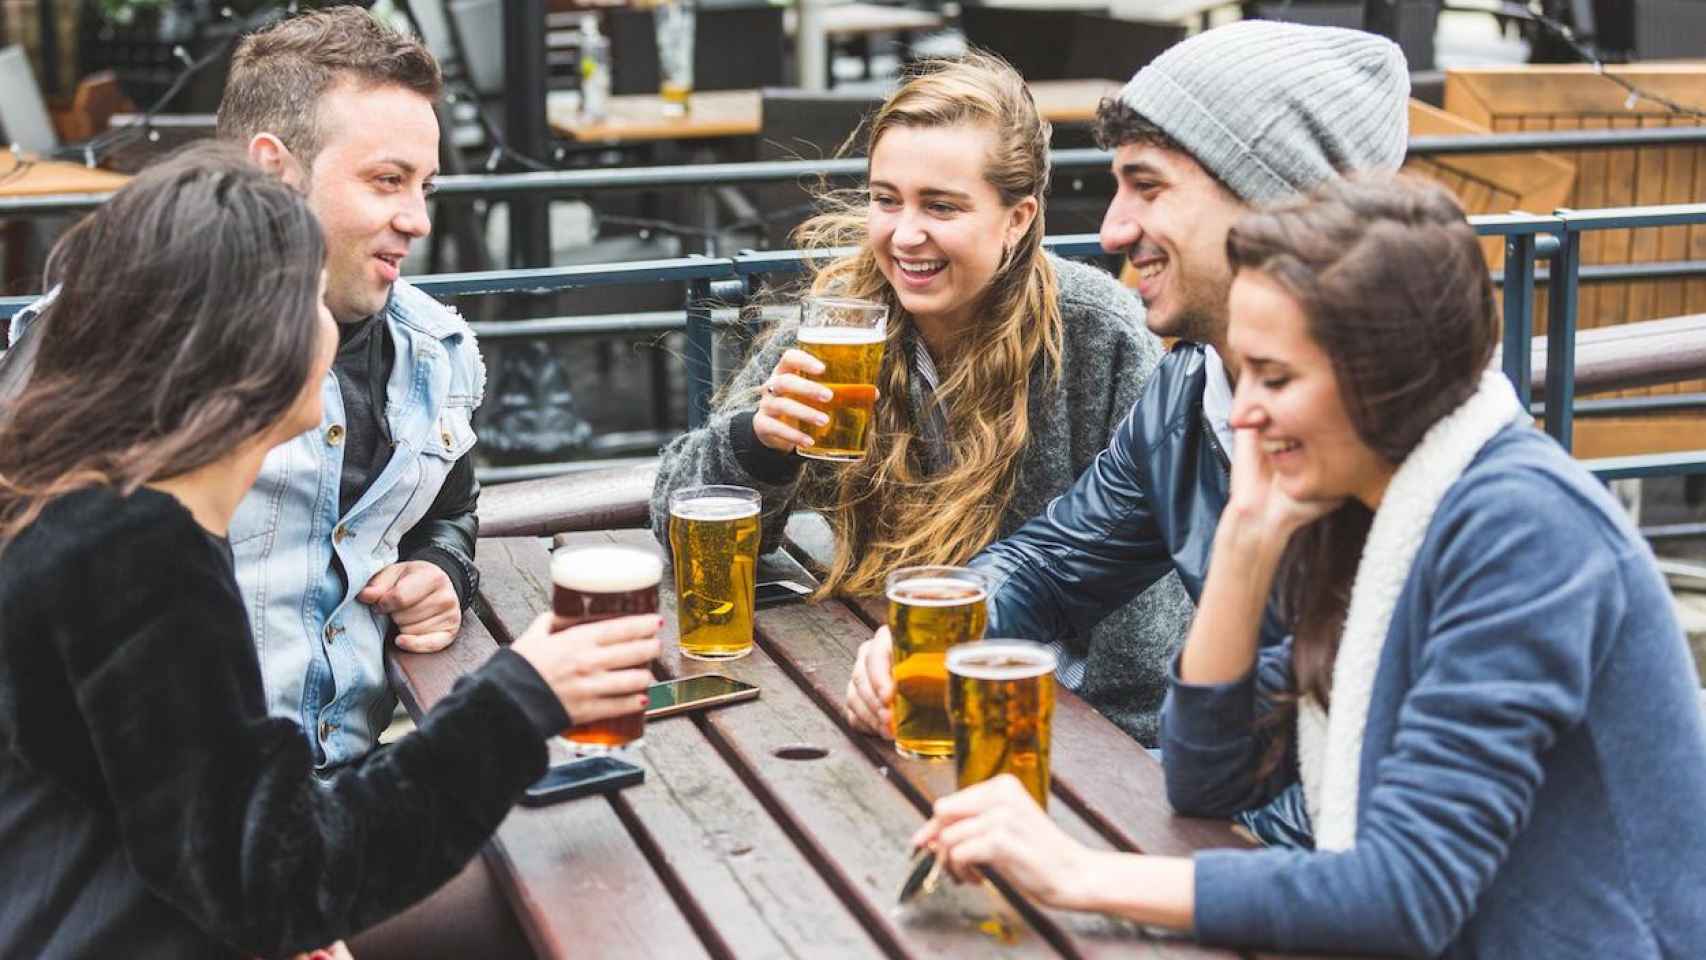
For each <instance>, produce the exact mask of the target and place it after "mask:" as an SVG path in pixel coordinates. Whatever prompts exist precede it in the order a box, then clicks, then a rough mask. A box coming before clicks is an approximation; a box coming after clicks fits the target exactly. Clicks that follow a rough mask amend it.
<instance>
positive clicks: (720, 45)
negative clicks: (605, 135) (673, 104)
mask: <svg viewBox="0 0 1706 960" xmlns="http://www.w3.org/2000/svg"><path fill="white" fill-rule="evenodd" d="M782 15H783V10H782V8H781V7H772V6H763V7H735V8H727V9H717V8H707V7H704V6H701V7H700V8H699V9H698V11H697V15H696V17H695V21H694V28H693V89H695V90H756V89H758V88H759V87H766V86H775V85H777V84H781V83H783V82H784V80H783V74H782V55H783V47H784V44H785V41H786V37H785V36H784V34H783V30H782ZM608 16H609V19H608V21H607V22H608V24H609V33H610V73H611V76H610V92H611V93H616V94H624V93H656V92H657V91H658V47H657V31H656V28H655V27H654V26H653V25H652V11H650V10H611V11H610V12H609V15H608Z"/></svg>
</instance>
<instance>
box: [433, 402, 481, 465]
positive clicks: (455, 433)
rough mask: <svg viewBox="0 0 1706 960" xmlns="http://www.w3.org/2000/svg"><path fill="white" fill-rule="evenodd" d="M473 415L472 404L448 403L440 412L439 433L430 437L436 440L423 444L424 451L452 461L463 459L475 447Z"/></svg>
mask: <svg viewBox="0 0 1706 960" xmlns="http://www.w3.org/2000/svg"><path fill="white" fill-rule="evenodd" d="M473 417H474V407H473V405H472V404H460V403H455V402H451V403H446V404H445V406H444V409H443V410H440V411H439V414H438V428H437V431H436V434H437V435H436V436H434V437H432V438H429V439H430V441H435V442H428V443H425V444H423V445H422V446H423V452H424V453H426V454H428V455H429V456H433V457H438V458H440V459H442V460H446V461H448V462H450V463H455V462H456V461H458V460H460V459H462V456H463V455H464V454H466V453H467V452H468V451H469V450H471V449H473V447H474V440H475V437H474V425H473Z"/></svg>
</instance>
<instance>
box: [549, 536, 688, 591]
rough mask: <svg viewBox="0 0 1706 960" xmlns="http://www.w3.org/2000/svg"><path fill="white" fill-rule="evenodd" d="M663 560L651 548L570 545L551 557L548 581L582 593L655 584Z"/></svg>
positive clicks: (633, 588)
mask: <svg viewBox="0 0 1706 960" xmlns="http://www.w3.org/2000/svg"><path fill="white" fill-rule="evenodd" d="M662 579H663V560H662V559H661V558H660V557H659V556H658V555H657V554H656V553H655V552H653V551H651V550H642V549H638V548H635V547H623V546H618V545H616V544H611V545H610V546H607V547H604V546H599V547H571V548H569V549H566V550H558V551H557V552H556V553H555V554H553V555H552V557H551V582H552V583H555V584H556V585H557V586H559V587H563V588H565V589H569V590H579V591H582V592H583V593H625V592H627V591H629V590H643V589H645V588H646V587H652V586H656V585H657V584H658V581H660V580H662Z"/></svg>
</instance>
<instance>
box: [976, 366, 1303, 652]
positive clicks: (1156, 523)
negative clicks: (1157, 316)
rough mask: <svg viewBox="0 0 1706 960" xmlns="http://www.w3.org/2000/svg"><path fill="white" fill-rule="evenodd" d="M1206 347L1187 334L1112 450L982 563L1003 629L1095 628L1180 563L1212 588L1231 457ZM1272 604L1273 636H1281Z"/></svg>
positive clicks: (1051, 635)
mask: <svg viewBox="0 0 1706 960" xmlns="http://www.w3.org/2000/svg"><path fill="white" fill-rule="evenodd" d="M1206 381H1207V370H1206V366H1205V363H1204V354H1203V348H1202V347H1201V346H1200V345H1198V344H1195V343H1191V342H1189V341H1180V342H1179V343H1178V344H1176V345H1175V346H1174V347H1173V349H1172V350H1170V351H1168V353H1167V355H1166V356H1164V357H1162V358H1161V364H1160V366H1158V367H1157V368H1156V370H1155V373H1154V374H1152V375H1151V376H1150V378H1149V382H1148V383H1147V384H1146V385H1145V387H1144V391H1143V396H1142V397H1141V398H1140V399H1139V400H1138V402H1137V403H1136V405H1134V406H1133V407H1132V409H1131V412H1130V413H1129V414H1127V415H1126V418H1125V420H1124V421H1122V422H1121V423H1120V425H1119V427H1118V429H1116V430H1115V431H1114V435H1113V438H1112V439H1111V440H1110V441H1109V442H1108V447H1107V449H1106V450H1103V451H1102V452H1101V453H1100V454H1098V455H1097V456H1096V459H1095V460H1094V461H1093V462H1092V463H1091V464H1090V468H1089V469H1087V470H1085V471H1084V472H1083V473H1082V474H1080V475H1079V477H1078V480H1077V482H1075V483H1074V484H1073V485H1072V487H1071V489H1069V490H1067V492H1065V493H1063V494H1061V495H1060V496H1058V497H1056V498H1054V500H1053V501H1051V502H1050V503H1049V505H1048V508H1047V509H1046V510H1044V512H1043V513H1042V515H1041V516H1038V517H1036V518H1034V519H1032V520H1031V521H1030V522H1029V523H1026V524H1025V525H1024V526H1023V527H1020V528H1019V529H1018V531H1016V532H1015V533H1014V534H1013V535H1012V536H1010V537H1007V538H1005V539H1003V540H1000V541H998V542H996V543H993V544H991V545H990V546H989V547H988V548H986V549H985V550H984V551H983V552H982V553H980V554H978V555H977V557H975V558H974V559H973V560H972V562H971V565H972V566H973V567H976V568H978V569H982V570H986V571H988V572H989V574H990V576H991V577H992V579H993V582H994V592H993V593H992V594H991V596H990V598H989V629H988V631H987V633H988V635H989V636H992V637H1034V638H1037V639H1043V640H1050V641H1053V642H1055V643H1061V642H1064V639H1065V638H1072V637H1086V636H1089V631H1090V628H1091V627H1092V626H1095V624H1096V623H1097V622H1099V621H1100V620H1101V619H1102V618H1103V617H1105V616H1107V615H1108V614H1109V613H1111V612H1113V611H1114V610H1116V609H1118V608H1119V607H1121V606H1123V605H1125V604H1126V603H1129V602H1130V601H1131V598H1133V597H1135V596H1137V595H1138V594H1139V593H1142V592H1143V591H1144V590H1146V589H1148V588H1149V586H1150V585H1151V584H1153V583H1154V582H1155V581H1157V580H1159V579H1161V577H1163V576H1165V575H1166V574H1167V571H1169V570H1177V571H1178V572H1179V580H1180V582H1181V583H1183V584H1184V586H1185V591H1186V592H1187V593H1189V594H1190V597H1191V600H1192V602H1196V601H1198V600H1200V599H1201V597H1202V585H1203V578H1204V577H1205V576H1207V574H1208V559H1209V550H1210V548H1211V547H1212V546H1213V544H1214V531H1215V526H1216V525H1217V524H1218V523H1219V522H1220V513H1221V511H1222V510H1223V509H1225V507H1226V501H1227V496H1228V491H1229V487H1230V483H1231V474H1230V465H1231V460H1230V459H1229V458H1228V456H1227V452H1226V451H1224V450H1222V449H1221V446H1220V441H1218V440H1217V439H1215V435H1214V430H1213V428H1211V427H1210V426H1209V423H1208V419H1207V417H1206V416H1204V414H1203V407H1202V398H1203V385H1204V384H1205V383H1206ZM1282 633H1283V632H1282V631H1281V630H1280V629H1279V627H1278V624H1277V622H1276V621H1275V620H1274V617H1273V615H1272V611H1271V610H1270V613H1269V618H1268V622H1267V623H1265V624H1264V628H1263V631H1262V638H1263V642H1264V643H1274V642H1277V641H1278V640H1279V639H1281V636H1282Z"/></svg>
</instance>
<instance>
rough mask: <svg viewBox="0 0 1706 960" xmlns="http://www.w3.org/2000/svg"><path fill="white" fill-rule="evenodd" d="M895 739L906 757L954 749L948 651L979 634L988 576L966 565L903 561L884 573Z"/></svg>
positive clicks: (983, 621) (985, 613)
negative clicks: (915, 564) (921, 564)
mask: <svg viewBox="0 0 1706 960" xmlns="http://www.w3.org/2000/svg"><path fill="white" fill-rule="evenodd" d="M887 586H888V591H887V592H888V599H889V637H890V640H891V642H892V643H893V651H892V653H893V658H892V661H891V662H892V663H893V667H892V669H893V677H894V691H895V692H894V706H893V714H894V745H895V749H897V750H899V751H900V752H901V753H903V754H905V755H907V756H909V757H946V756H948V755H950V754H952V753H953V752H954V735H953V731H952V730H950V729H949V726H948V667H947V655H948V652H949V651H950V650H951V649H952V648H954V647H955V646H957V645H959V644H963V643H970V642H971V641H973V640H978V639H981V638H982V637H983V628H984V626H985V625H986V624H987V623H988V622H989V607H988V605H987V604H986V603H985V601H986V600H987V598H988V597H989V581H988V579H987V578H985V577H984V575H983V574H982V573H979V572H978V571H976V570H970V569H967V568H965V567H941V566H936V567H902V568H900V569H899V570H896V571H894V572H893V573H890V574H889V576H888V582H887Z"/></svg>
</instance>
